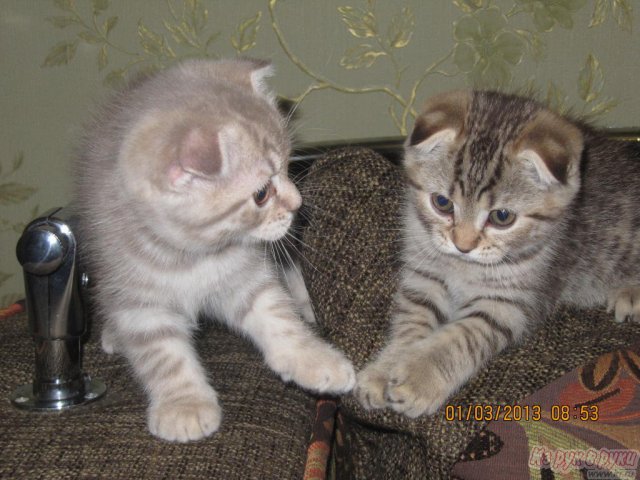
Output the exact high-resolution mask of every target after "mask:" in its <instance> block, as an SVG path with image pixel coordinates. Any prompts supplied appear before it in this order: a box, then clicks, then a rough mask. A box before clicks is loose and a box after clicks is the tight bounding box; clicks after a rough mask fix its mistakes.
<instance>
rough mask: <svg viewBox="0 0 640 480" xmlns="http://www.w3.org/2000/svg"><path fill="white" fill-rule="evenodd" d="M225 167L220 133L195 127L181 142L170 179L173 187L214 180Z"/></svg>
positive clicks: (170, 172) (172, 163)
mask: <svg viewBox="0 0 640 480" xmlns="http://www.w3.org/2000/svg"><path fill="white" fill-rule="evenodd" d="M223 167H224V160H223V155H222V150H221V148H220V132H217V131H208V130H205V129H203V128H201V127H193V128H190V129H189V130H188V131H187V132H186V133H185V134H184V135H183V136H182V138H181V139H180V140H179V146H178V148H177V154H176V158H175V159H173V161H172V162H171V163H170V165H169V170H168V178H169V182H170V183H171V185H172V186H174V187H180V186H183V185H186V184H188V183H189V182H191V180H193V179H194V178H201V179H213V178H215V177H217V176H219V175H220V174H221V173H222V171H223Z"/></svg>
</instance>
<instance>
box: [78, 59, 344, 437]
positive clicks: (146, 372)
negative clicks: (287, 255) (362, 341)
mask: <svg viewBox="0 0 640 480" xmlns="http://www.w3.org/2000/svg"><path fill="white" fill-rule="evenodd" d="M270 73H271V68H270V66H269V65H268V64H267V63H264V62H259V61H253V60H224V61H207V60H190V61H187V62H184V63H182V64H179V65H177V66H174V67H172V68H169V69H167V70H165V71H163V72H161V73H158V74H156V75H155V76H152V77H150V78H146V79H142V80H140V81H138V82H134V83H132V84H131V85H130V86H129V87H128V88H127V89H125V90H124V91H122V92H120V93H119V94H117V95H116V96H115V97H114V98H113V99H112V101H111V102H110V103H108V104H107V105H106V106H105V107H104V108H103V109H102V110H101V111H100V112H99V113H98V114H97V115H96V116H95V119H94V121H93V123H92V125H91V126H90V128H89V129H88V133H87V134H86V137H85V139H84V143H83V145H82V150H81V155H80V156H79V160H78V162H77V164H76V169H75V171H76V172H77V175H76V187H77V188H76V197H75V206H76V208H77V210H78V213H79V215H80V218H81V225H80V227H81V233H82V238H83V241H84V247H85V249H84V252H83V254H84V259H85V261H86V262H87V263H88V264H89V266H90V271H91V273H92V277H93V278H94V280H95V284H96V287H95V298H96V302H97V306H98V309H99V314H100V316H101V317H103V318H104V320H105V325H104V331H103V334H102V345H103V347H104V349H105V350H106V351H107V352H109V353H112V352H118V353H121V354H123V355H124V356H126V358H127V359H128V360H129V362H130V363H131V365H132V367H133V370H134V372H135V374H136V376H137V377H138V379H139V380H140V382H141V383H142V385H143V386H144V388H145V390H146V392H147V394H148V397H149V402H150V403H149V408H148V425H149V429H150V431H151V433H153V434H154V435H156V436H158V437H160V438H163V439H165V440H173V441H181V442H184V441H189V440H197V439H200V438H202V437H205V436H207V435H210V434H211V433H213V432H215V431H216V430H217V429H218V427H219V426H220V421H221V409H220V405H219V404H218V398H217V395H216V392H215V390H214V389H213V388H212V387H211V386H210V385H209V382H208V381H207V372H205V370H204V369H203V367H202V365H201V364H200V362H199V360H198V357H197V355H196V352H195V351H194V347H193V345H192V335H193V333H194V330H195V329H196V327H197V318H198V316H199V315H200V314H205V315H207V316H209V317H215V318H216V319H219V320H221V321H223V322H225V323H226V324H227V325H228V326H229V327H230V328H232V329H233V330H235V331H237V332H238V333H240V334H244V335H247V336H248V337H249V338H250V339H252V340H253V342H254V343H255V345H256V346H257V347H258V349H259V350H260V351H261V352H262V353H263V355H264V359H265V362H266V363H267V365H268V366H269V367H270V368H271V369H273V370H274V371H275V372H276V373H277V374H279V375H280V377H282V379H283V380H285V381H289V380H291V381H294V382H296V383H297V384H298V385H300V386H301V387H303V388H305V389H308V390H312V391H314V392H330V393H343V392H347V391H349V390H350V389H351V388H352V387H353V386H354V383H355V374H354V371H353V367H352V366H351V363H350V362H349V361H348V360H347V359H346V358H345V356H344V355H343V354H342V353H340V352H339V351H338V350H336V349H335V348H333V347H331V346H330V345H328V344H327V343H326V342H324V341H322V340H320V339H319V338H317V337H316V336H315V334H314V333H313V330H312V328H310V326H308V325H307V324H305V323H304V322H302V321H301V320H300V318H299V315H298V314H297V313H296V312H297V311H305V312H310V311H311V309H310V305H309V304H308V301H309V300H308V295H306V289H305V288H304V283H303V282H302V279H301V278H300V277H299V276H298V277H296V276H295V275H294V273H293V272H289V274H288V277H289V282H290V283H292V288H293V290H294V291H295V294H296V298H297V299H299V301H300V302H302V305H297V306H296V305H295V302H294V300H293V298H292V295H291V293H290V292H289V290H288V289H286V288H285V287H284V286H283V283H282V281H281V279H279V278H278V275H277V273H276V268H275V266H274V264H273V262H272V260H271V258H269V257H267V254H266V251H267V249H266V248H265V242H272V241H275V240H278V239H280V238H281V237H283V236H284V235H285V234H286V232H287V230H288V228H289V226H290V225H291V222H292V219H293V216H294V213H295V212H296V210H297V209H298V207H299V206H300V203H301V198H300V194H299V193H298V190H297V189H296V187H295V186H294V184H293V183H292V182H291V181H290V180H289V178H288V177H287V166H288V159H289V153H290V141H289V137H288V135H287V132H286V130H285V124H284V121H283V119H282V118H281V116H280V115H279V113H278V111H277V109H276V107H275V101H274V96H273V95H272V94H271V93H270V92H269V91H268V90H267V89H266V87H265V85H264V79H265V77H266V76H267V75H269V74H270ZM292 276H293V277H292ZM292 278H293V280H292ZM305 303H306V304H305ZM307 315H309V313H307ZM211 373H212V376H213V379H214V382H215V373H216V372H211Z"/></svg>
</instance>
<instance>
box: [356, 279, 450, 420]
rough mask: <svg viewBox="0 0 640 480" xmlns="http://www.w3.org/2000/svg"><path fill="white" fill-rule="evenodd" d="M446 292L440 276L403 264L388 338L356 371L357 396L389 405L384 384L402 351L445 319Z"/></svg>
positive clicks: (374, 404) (368, 403)
mask: <svg viewBox="0 0 640 480" xmlns="http://www.w3.org/2000/svg"><path fill="white" fill-rule="evenodd" d="M448 305H449V295H448V292H447V287H446V285H445V283H444V281H443V280H441V279H440V278H439V277H438V276H437V275H435V274H431V273H429V272H426V271H422V270H417V269H413V268H409V267H405V269H404V270H403V272H402V275H401V283H400V287H399V289H398V291H397V293H396V296H395V302H394V313H393V318H392V320H391V334H390V339H389V341H388V343H387V345H386V346H385V348H384V349H383V350H382V351H381V352H380V353H379V354H378V355H377V357H376V358H375V360H374V361H372V362H370V363H369V364H368V365H366V366H365V368H364V369H363V370H362V371H361V372H360V373H358V381H357V388H356V396H357V398H358V399H359V401H360V403H362V405H363V406H364V407H365V408H367V409H370V408H384V407H386V406H387V405H388V401H387V398H386V393H387V385H388V384H389V382H390V381H391V378H390V374H391V371H392V369H393V368H394V366H396V365H397V364H398V363H399V362H401V361H402V359H403V358H404V352H405V351H407V350H408V349H411V348H412V345H413V344H414V343H416V342H421V341H423V340H425V339H426V338H428V337H429V336H430V335H432V334H433V332H434V331H435V330H437V329H438V328H440V327H441V326H443V325H444V324H445V323H447V322H448V320H449V319H448V314H447V312H448Z"/></svg>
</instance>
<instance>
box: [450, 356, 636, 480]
mask: <svg viewBox="0 0 640 480" xmlns="http://www.w3.org/2000/svg"><path fill="white" fill-rule="evenodd" d="M518 405H520V406H521V407H522V408H524V406H529V407H530V408H531V409H532V408H536V412H539V415H537V416H535V418H534V416H533V415H532V414H530V415H529V417H530V418H519V419H516V418H515V417H514V416H513V415H512V416H511V417H510V418H508V419H507V418H502V419H499V420H494V421H492V422H490V423H489V424H488V425H487V427H486V428H485V429H484V430H483V431H482V432H481V433H480V434H479V435H478V436H476V438H475V439H474V440H473V441H472V442H471V443H470V444H469V445H468V446H467V449H466V450H465V452H463V454H462V455H461V456H460V459H459V461H458V463H457V464H456V465H455V466H454V468H453V471H452V473H453V477H454V478H458V479H464V480H471V479H492V480H507V479H509V480H511V479H514V480H516V479H520V478H522V479H525V478H526V479H528V478H600V479H621V480H622V479H624V480H632V479H637V478H640V345H638V346H636V347H632V348H628V349H620V350H616V351H613V352H609V353H605V354H603V355H601V356H600V357H598V358H596V359H595V360H593V361H592V362H589V363H587V364H585V365H583V366H581V367H579V368H577V369H575V370H573V371H571V372H569V373H567V374H566V375H564V376H563V377H561V378H559V379H558V380H556V381H554V382H552V383H550V384H549V385H547V386H545V387H544V388H542V389H540V390H538V391H537V392H535V393H534V394H532V395H530V396H529V397H527V398H525V399H523V400H522V401H521V402H519V403H518ZM523 411H524V410H523ZM529 412H530V413H531V412H533V410H529Z"/></svg>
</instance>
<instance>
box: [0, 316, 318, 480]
mask: <svg viewBox="0 0 640 480" xmlns="http://www.w3.org/2000/svg"><path fill="white" fill-rule="evenodd" d="M27 332H28V329H27V322H26V315H24V314H21V315H14V316H10V317H8V318H2V319H0V339H1V341H0V365H1V366H0V398H1V399H2V401H1V402H0V478H7V479H61V478H65V479H76V478H80V479H93V478H105V479H110V480H111V479H123V480H125V479H126V480H132V479H152V480H155V479H163V478H167V479H203V478H220V479H238V480H240V479H242V480H244V479H261V480H262V479H271V478H273V479H276V478H277V479H280V478H283V479H289V478H290V479H295V478H302V476H303V473H304V468H305V459H306V449H307V444H308V441H309V437H310V434H311V427H312V423H313V408H314V403H315V399H313V398H312V397H311V396H309V395H307V394H305V393H304V392H303V391H301V390H300V389H299V388H297V387H295V386H293V385H285V384H284V383H283V382H282V381H281V380H280V379H279V378H277V377H276V376H275V375H274V374H273V373H272V372H271V371H269V369H268V368H266V367H265V366H264V364H263V362H262V359H261V357H260V355H259V353H258V352H257V351H256V350H255V348H254V347H253V346H251V345H250V344H249V343H247V342H246V341H245V340H243V339H241V338H239V337H238V336H237V335H233V334H231V333H229V332H228V331H227V330H225V329H223V328H218V327H216V326H209V327H206V328H205V329H204V331H203V332H202V334H201V335H200V337H199V339H198V349H199V352H200V355H201V358H202V360H203V363H204V364H205V368H206V369H207V370H208V371H209V372H210V376H211V382H212V384H213V385H214V387H215V388H216V390H217V391H218V393H219V396H220V400H221V403H222V407H223V421H222V427H221V429H220V431H218V432H217V433H216V434H214V435H213V436H212V437H209V438H207V439H204V440H202V441H199V442H195V443H189V444H174V443H168V442H164V441H160V440H158V439H156V438H155V437H152V436H151V434H150V433H149V432H148V430H147V426H146V414H145V410H146V405H147V403H146V399H145V397H144V395H143V393H142V391H141V389H140V387H139V386H138V384H137V383H136V382H134V381H133V378H132V374H131V371H130V369H129V367H128V365H127V363H126V361H125V360H124V359H123V358H122V357H119V356H107V355H106V354H104V353H103V352H102V350H101V349H100V347H99V345H98V342H97V341H96V340H95V338H91V339H90V340H89V342H88V343H87V344H86V346H85V354H84V359H85V361H84V368H85V370H86V371H87V372H88V373H90V374H91V375H93V376H95V377H99V378H101V379H102V380H104V381H105V383H106V384H107V385H108V388H109V390H108V393H107V397H106V398H105V399H104V400H100V401H99V402H97V403H95V404H93V405H89V406H85V407H78V408H76V409H71V410H67V411H65V412H64V413H27V412H22V411H19V410H17V409H15V408H14V407H13V406H12V405H11V404H10V402H9V396H10V395H11V393H12V391H13V389H14V388H15V387H17V386H18V385H21V384H24V383H27V382H29V381H31V378H32V377H31V376H32V372H33V343H32V342H31V340H30V339H29V337H28V333H27ZM93 337H96V335H93Z"/></svg>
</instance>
